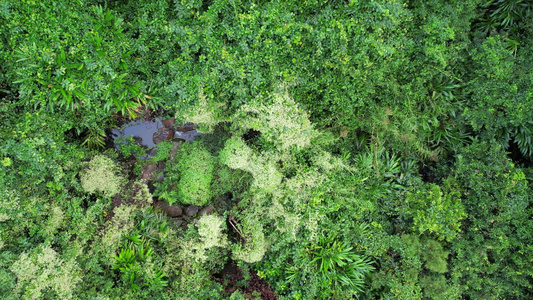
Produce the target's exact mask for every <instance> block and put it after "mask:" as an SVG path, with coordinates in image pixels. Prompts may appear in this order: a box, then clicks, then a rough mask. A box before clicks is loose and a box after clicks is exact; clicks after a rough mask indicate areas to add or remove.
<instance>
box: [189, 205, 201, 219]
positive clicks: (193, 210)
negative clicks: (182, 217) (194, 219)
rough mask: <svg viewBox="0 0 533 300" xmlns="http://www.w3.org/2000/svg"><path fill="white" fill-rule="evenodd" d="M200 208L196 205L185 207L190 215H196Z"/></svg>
mask: <svg viewBox="0 0 533 300" xmlns="http://www.w3.org/2000/svg"><path fill="white" fill-rule="evenodd" d="M199 209H200V208H199V207H198V206H196V205H191V206H187V208H185V214H186V215H187V216H189V217H190V216H194V215H195V214H196V213H197V212H198V210H199Z"/></svg>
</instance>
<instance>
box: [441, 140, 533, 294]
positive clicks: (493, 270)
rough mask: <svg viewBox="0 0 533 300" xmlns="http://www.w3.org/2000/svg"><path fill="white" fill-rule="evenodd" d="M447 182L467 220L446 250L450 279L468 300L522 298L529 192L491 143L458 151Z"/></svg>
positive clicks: (526, 286) (526, 282) (528, 272)
mask: <svg viewBox="0 0 533 300" xmlns="http://www.w3.org/2000/svg"><path fill="white" fill-rule="evenodd" d="M452 176H455V177H456V178H457V179H458V182H459V183H460V184H461V190H462V191H463V192H462V198H463V199H462V203H463V205H464V207H465V211H466V213H467V214H468V216H469V218H468V219H467V220H465V222H464V225H463V233H462V234H460V236H459V240H458V241H456V242H454V243H453V244H452V245H451V249H450V250H451V251H450V252H451V253H450V254H451V255H450V256H451V257H452V261H451V263H450V266H451V272H452V276H453V278H454V280H455V281H458V282H459V283H460V284H461V286H462V287H463V288H462V292H463V294H464V295H469V296H470V297H472V298H491V297H496V298H510V297H516V298H524V297H525V298H527V295H528V293H529V291H530V289H531V281H530V279H531V278H532V275H533V273H532V269H531V261H530V259H529V258H530V257H532V255H533V254H532V253H531V250H532V249H531V247H530V246H528V245H530V244H531V238H530V235H529V234H526V232H531V230H532V225H531V222H530V221H529V220H530V216H531V215H530V214H531V192H530V191H531V190H530V188H529V187H528V183H527V181H526V179H525V175H524V173H523V172H522V171H521V170H520V169H517V168H515V167H514V165H513V164H512V163H511V162H510V161H509V160H508V158H507V157H506V153H505V152H503V151H502V150H501V148H500V147H499V146H497V145H494V143H491V144H488V143H486V142H475V143H474V144H472V145H471V146H469V147H465V148H464V149H462V151H461V153H460V155H458V156H457V162H456V164H455V168H454V170H453V173H452Z"/></svg>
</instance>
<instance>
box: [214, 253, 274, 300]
mask: <svg viewBox="0 0 533 300" xmlns="http://www.w3.org/2000/svg"><path fill="white" fill-rule="evenodd" d="M211 277H212V278H213V279H214V280H215V281H216V282H218V283H220V284H222V286H223V287H224V294H225V296H226V297H229V296H230V295H231V294H232V293H233V292H235V291H236V290H239V291H240V292H241V293H243V294H244V295H245V296H246V297H247V298H248V299H255V298H254V297H253V296H252V294H254V292H256V293H259V295H260V297H261V299H263V300H275V299H277V298H278V297H277V296H276V294H275V293H274V291H272V288H271V287H270V285H269V284H267V283H266V282H265V280H264V279H263V278H261V277H259V276H257V274H256V273H255V272H251V273H250V278H249V279H248V280H247V281H244V276H243V272H242V271H241V269H239V267H238V266H237V265H236V264H235V263H234V262H233V261H230V262H228V263H227V264H226V266H225V267H224V269H223V270H222V272H220V273H219V274H215V275H212V276H211Z"/></svg>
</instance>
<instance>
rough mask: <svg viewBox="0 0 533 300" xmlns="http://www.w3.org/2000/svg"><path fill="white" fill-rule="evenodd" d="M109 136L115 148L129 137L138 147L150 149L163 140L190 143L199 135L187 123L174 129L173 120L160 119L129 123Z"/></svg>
mask: <svg viewBox="0 0 533 300" xmlns="http://www.w3.org/2000/svg"><path fill="white" fill-rule="evenodd" d="M111 134H112V135H111V136H112V137H113V141H114V143H115V147H116V148H119V147H120V144H121V143H123V141H124V138H127V137H130V136H131V137H133V139H134V140H135V141H136V142H137V143H139V144H140V145H143V146H144V147H146V148H152V147H155V146H156V145H157V144H158V143H160V142H162V141H164V140H173V141H175V142H180V141H182V142H191V141H193V140H194V139H195V138H196V137H197V136H200V135H201V133H199V132H198V131H197V130H196V125H194V124H191V123H187V124H185V125H183V126H180V127H174V120H173V119H169V120H165V121H161V119H160V118H159V119H156V120H150V121H142V120H139V121H133V122H129V123H126V124H124V125H123V126H122V127H121V128H117V129H113V130H111Z"/></svg>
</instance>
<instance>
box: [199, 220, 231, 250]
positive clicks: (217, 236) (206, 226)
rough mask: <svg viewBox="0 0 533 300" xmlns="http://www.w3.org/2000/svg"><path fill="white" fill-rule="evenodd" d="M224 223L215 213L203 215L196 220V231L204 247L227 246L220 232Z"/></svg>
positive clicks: (224, 237)
mask: <svg viewBox="0 0 533 300" xmlns="http://www.w3.org/2000/svg"><path fill="white" fill-rule="evenodd" d="M225 224H226V222H224V220H223V219H222V218H220V217H218V216H215V215H204V216H202V217H201V218H200V220H198V233H199V234H200V236H201V237H202V242H203V247H204V248H211V247H225V246H227V244H228V243H227V239H226V236H225V235H224V234H223V233H222V230H224V229H225V227H226V226H225Z"/></svg>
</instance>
